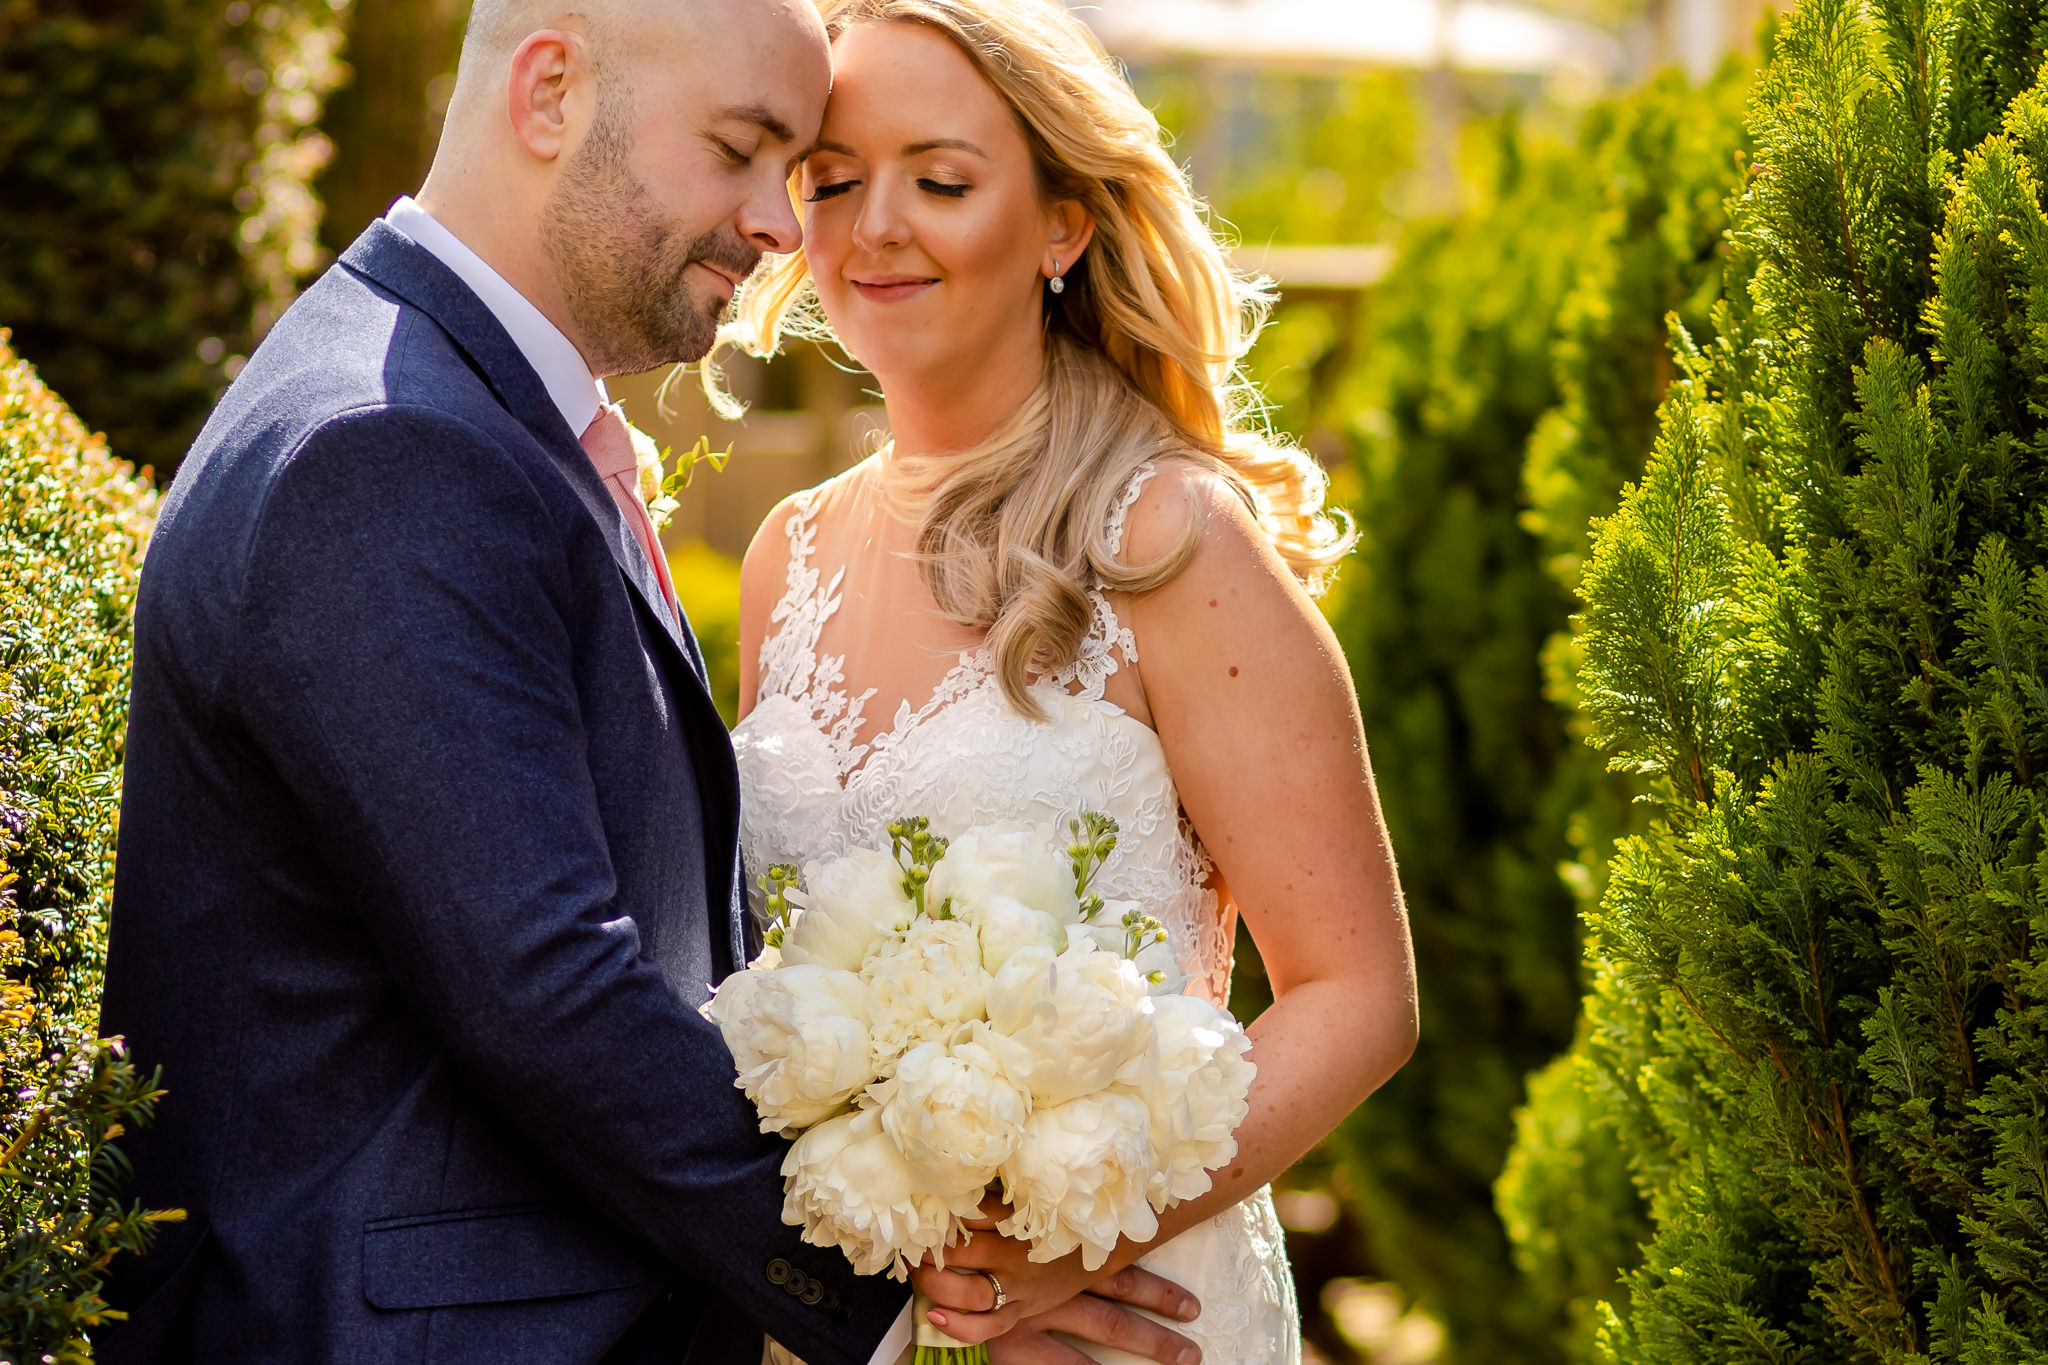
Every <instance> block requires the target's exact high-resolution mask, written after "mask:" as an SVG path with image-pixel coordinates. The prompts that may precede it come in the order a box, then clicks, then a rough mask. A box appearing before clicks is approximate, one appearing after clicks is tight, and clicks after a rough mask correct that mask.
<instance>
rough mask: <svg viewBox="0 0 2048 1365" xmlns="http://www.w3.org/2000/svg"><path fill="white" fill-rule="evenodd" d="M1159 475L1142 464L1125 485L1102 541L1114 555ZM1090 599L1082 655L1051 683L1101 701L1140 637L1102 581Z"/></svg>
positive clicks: (1131, 661)
mask: <svg viewBox="0 0 2048 1365" xmlns="http://www.w3.org/2000/svg"><path fill="white" fill-rule="evenodd" d="M1158 472H1159V470H1158V467H1157V466H1156V465H1154V464H1153V463H1152V462H1151V461H1150V460H1147V461H1146V462H1145V463H1144V464H1141V465H1139V466H1138V467H1137V469H1136V470H1134V471H1133V472H1132V474H1131V478H1130V482H1128V483H1126V484H1125V485H1124V491H1123V493H1122V494H1121V495H1120V496H1119V497H1118V498H1117V501H1116V506H1115V507H1113V508H1111V509H1110V513H1109V521H1108V522H1107V523H1106V524H1105V525H1104V526H1103V528H1102V539H1103V541H1104V543H1105V544H1106V545H1107V547H1108V549H1109V552H1110V553H1111V554H1112V555H1119V554H1122V553H1123V548H1124V522H1125V521H1127V520H1128V519H1129V518H1130V515H1131V509H1132V508H1133V507H1136V506H1137V505H1138V495H1139V494H1141V493H1143V492H1144V491H1145V484H1146V482H1147V481H1148V480H1150V479H1151V477H1152V476H1153V475H1154V474H1156V473H1158ZM1088 600H1089V601H1090V602H1091V603H1093V604H1094V608H1095V611H1094V614H1093V616H1092V617H1091V618H1090V620H1089V622H1088V634H1087V635H1086V636H1084V637H1083V638H1082V640H1081V648H1080V652H1079V653H1077V654H1076V655H1075V656H1074V661H1073V662H1072V663H1070V664H1068V665H1067V666H1066V667H1065V668H1062V669H1060V670H1058V671H1057V672H1055V673H1054V674H1053V675H1052V680H1053V681H1054V682H1055V683H1057V684H1059V686H1061V687H1063V688H1065V689H1067V690H1068V691H1070V692H1076V693H1077V695H1079V696H1083V697H1088V698H1090V699H1093V700H1099V699H1100V698H1101V696H1102V694H1103V690H1104V689H1105V688H1106V687H1107V686H1108V684H1109V676H1110V674H1112V673H1114V672H1116V671H1117V668H1118V667H1119V664H1118V659H1117V656H1118V655H1119V654H1121V655H1122V656H1123V660H1122V662H1123V663H1129V664H1135V663H1136V662H1138V637H1137V636H1136V635H1135V634H1133V633H1132V631H1131V628H1130V627H1129V626H1127V625H1125V624H1124V623H1123V622H1121V621H1119V620H1117V616H1116V608H1115V607H1112V606H1111V605H1110V604H1109V597H1108V595H1107V585H1106V584H1104V583H1103V581H1102V580H1101V579H1100V578H1098V579H1096V580H1095V584H1094V586H1093V587H1091V588H1089V589H1088Z"/></svg>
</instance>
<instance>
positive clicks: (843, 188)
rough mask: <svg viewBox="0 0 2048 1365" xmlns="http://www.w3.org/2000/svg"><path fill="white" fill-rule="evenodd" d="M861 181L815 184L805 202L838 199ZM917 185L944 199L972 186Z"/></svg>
mask: <svg viewBox="0 0 2048 1365" xmlns="http://www.w3.org/2000/svg"><path fill="white" fill-rule="evenodd" d="M859 183H860V181H858V180H840V181H835V182H834V183H832V184H830V185H814V186H812V188H811V192H810V193H809V194H807V195H805V196H804V202H805V203H807V204H818V203H823V202H824V201H825V200H827V199H837V198H838V197H839V196H840V195H842V194H845V193H846V192H847V191H848V190H850V189H852V188H853V187H854V186H855V185H858V184H859ZM917 187H918V188H919V189H921V190H923V191H924V192H925V193H926V194H935V195H938V196H939V197H941V198H943V199H964V198H966V197H967V191H968V190H969V189H970V188H972V187H971V186H968V185H960V184H955V183H953V182H951V181H948V180H919V181H918V182H917Z"/></svg>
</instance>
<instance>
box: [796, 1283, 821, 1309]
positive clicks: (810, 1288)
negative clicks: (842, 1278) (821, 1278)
mask: <svg viewBox="0 0 2048 1365" xmlns="http://www.w3.org/2000/svg"><path fill="white" fill-rule="evenodd" d="M800 1297H801V1298H802V1299H803V1301H804V1302H805V1303H807V1304H812V1305H815V1304H817V1302H818V1301H819V1300H820V1299H822V1298H824V1297H825V1286H824V1285H822V1284H819V1283H818V1282H817V1281H816V1280H812V1281H811V1282H810V1283H809V1284H807V1285H805V1286H804V1292H803V1294H802V1295H801V1296H800Z"/></svg>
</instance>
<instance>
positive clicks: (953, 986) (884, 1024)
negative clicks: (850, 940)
mask: <svg viewBox="0 0 2048 1365" xmlns="http://www.w3.org/2000/svg"><path fill="white" fill-rule="evenodd" d="M861 979H862V980H863V981H865V982H866V983H867V990H868V1019H869V1023H870V1035H871V1036H872V1038H873V1039H874V1044H875V1060H876V1061H877V1063H879V1066H880V1069H881V1071H882V1072H883V1073H884V1074H888V1073H889V1072H891V1071H892V1070H893V1068H894V1067H895V1064H896V1059H897V1058H899V1057H901V1056H902V1055H903V1054H904V1053H906V1052H908V1051H909V1050H910V1049H912V1048H914V1047H916V1046H917V1045H918V1044H920V1043H931V1042H937V1041H938V1040H940V1039H941V1038H946V1037H950V1036H951V1035H952V1033H953V1032H954V1030H955V1029H957V1028H958V1027H959V1026H960V1025H961V1024H964V1023H967V1022H968V1021H970V1020H974V1019H979V1018H981V1017H982V1010H983V1008H984V1006H985V1004H986V1001H987V997H988V973H987V972H985V971H983V970H982V969H981V944H980V940H979V939H978V938H976V936H975V932H974V926H973V925H971V924H965V923H962V922H961V921H959V920H932V919H921V920H918V921H917V922H916V923H914V924H912V925H911V927H910V931H909V932H908V933H906V934H904V935H903V937H902V938H901V939H899V940H897V941H895V942H893V943H890V944H888V945H887V946H885V947H883V948H882V949H880V950H879V951H877V952H876V953H875V954H874V955H873V956H871V957H870V958H869V959H868V962H867V965H866V966H865V967H863V968H862V969H861Z"/></svg>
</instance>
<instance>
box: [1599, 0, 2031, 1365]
mask: <svg viewBox="0 0 2048 1365" xmlns="http://www.w3.org/2000/svg"><path fill="white" fill-rule="evenodd" d="M2044 36H2048V11H2044V10H2043V8H2042V7H2041V6H2040V5H2038V4H2031V5H2029V4H2018V3H1992V4H1970V3H1958V2H1956V0H1926V2H1925V3H1922V2H1921V0H1872V2H1871V3H1867V4H1863V3H1856V0H1809V2H1808V3H1805V4H1803V5H1802V6H1801V7H1800V9H1799V10H1798V11H1797V12H1796V13H1795V14H1793V15H1792V16H1791V18H1790V19H1789V20H1788V21H1787V23H1786V25H1785V27H1784V29H1783V32H1782V35H1781V37H1780V39H1779V41H1778V43H1777V45H1776V49H1775V52H1774V54H1773V56H1772V59H1771V61H1770V63H1769V65H1768V67H1767V68H1766V70H1765V72H1764V73H1763V75H1762V77H1761V78H1760V81H1759V85H1758V88H1757V92H1756V94H1755V97H1754V99H1753V101H1752V104H1751V108H1750V114H1749V128H1750V132H1751V135H1752V137H1753V139H1754V144H1755V160H1754V164H1753V167H1752V169H1751V171H1750V173H1749V175H1748V176H1747V178H1746V180H1745V183H1744V185H1743V188H1742V190H1741V191H1740V193H1739V194H1738V195H1737V197H1736V198H1735V200H1734V201H1733V208H1732V230H1731V232H1732V241H1733V243H1734V247H1735V256H1734V259H1733V263H1732V264H1733V266H1734V269H1733V271H1732V274H1733V276H1734V281H1733V283H1732V284H1731V287H1730V288H1729V290H1728V291H1727V295H1726V297H1725V298H1724V300H1723V301H1722V302H1721V304H1720V305H1719V306H1717V308H1716V309H1715V311H1714V314H1713V320H1712V338H1711V340H1707V339H1704V338H1701V339H1695V338H1693V337H1691V336H1688V335H1686V334H1685V333H1684V332H1681V333H1680V334H1679V336H1678V341H1677V346H1676V354H1677V359H1678V364H1679V370H1680V375H1681V378H1680V379H1679V381H1678V382H1677V383H1676V384H1675V385H1674V387H1673V389H1672V391H1671V394H1670V396H1669V397H1668V398H1667V400H1666V402H1665V404H1664V407H1663V410H1662V414H1661V421H1660V426H1659V430H1658V435H1657V443H1656V449H1655V453H1654V455H1653V457H1652V460H1651V462H1650V464H1649V466H1648V468H1647V469H1646V471H1645V473H1644V476H1643V478H1642V480H1641V482H1640V483H1639V484H1637V485H1636V486H1634V487H1633V488H1631V489H1630V490H1629V492H1628V493H1627V495H1626V496H1625V498H1624V500H1623V503H1622V505H1621V507H1620V509H1619V511H1618V512H1617V513H1616V514H1615V515H1614V516H1613V517H1611V518H1609V519H1607V520H1606V521H1605V522H1603V523H1602V524H1601V525H1600V526H1599V527H1598V530H1597V533H1596V537H1595V547H1594V553H1593V557H1592V560H1591V563H1590V565H1589V566H1588V568H1587V571H1586V573H1585V577H1584V584H1583V592H1584V597H1585V603H1586V605H1585V610H1584V613H1583V640H1582V644H1583V649H1584V660H1585V662H1584V668H1583V671H1582V673H1581V679H1580V681H1581V684H1582V686H1583V690H1584V706H1585V711H1586V714H1587V717H1588V719H1589V721H1590V724H1591V726H1592V730H1593V734H1594V737H1595V739H1596V741H1597V742H1598V743H1599V744H1600V745H1601V746H1603V747H1604V748H1606V749H1607V750H1609V751H1610V752H1611V754H1612V756H1613V762H1614V763H1615V764H1617V765H1619V766H1621V767H1623V768H1626V769H1628V770H1630V771H1632V772H1634V773H1635V774H1637V775H1638V777H1639V778H1640V780H1641V781H1642V782H1643V783H1644V784H1645V787H1646V789H1647V791H1648V793H1649V795H1650V798H1651V801H1652V810H1653V819H1652V820H1651V822H1650V824H1649V826H1648V828H1647V829H1646V830H1645V831H1644V832H1642V833H1640V834H1638V835H1634V836H1631V837H1628V838H1625V839H1624V840H1622V842H1621V843H1620V845H1619V846H1618V848H1617V850H1616V854H1615V857H1614V860H1613V862H1612V864H1611V866H1610V875H1609V879H1608V883H1607V887H1606V890H1605V894H1604V896H1603V897H1602V899H1601V902H1600V904H1599V907H1598V909H1597V910H1596V911H1595V912H1593V913H1592V914H1591V915H1590V916H1589V928H1590V931H1591V936H1592V949H1593V956H1594V959H1595V961H1596V962H1597V963H1598V964H1599V971H1598V975H1597V977H1596V980H1595V983H1594V989H1593V993H1592V995H1591V996H1590V998H1589V999H1588V1002H1587V1025H1586V1027H1585V1028H1584V1029H1583V1030H1582V1034H1581V1044H1580V1049H1579V1052H1580V1060H1581V1068H1580V1070H1581V1075H1582V1076H1583V1077H1584V1078H1586V1079H1587V1080H1588V1082H1589V1084H1592V1085H1594V1086H1596V1087H1599V1088H1600V1089H1601V1092H1602V1093H1601V1102H1602V1107H1603V1108H1604V1110H1605V1113H1606V1116H1607V1121H1608V1122H1609V1123H1610V1124H1611V1125H1612V1126H1613V1128H1615V1129H1617V1130H1618V1131H1619V1132H1620V1134H1621V1136H1622V1137H1623V1138H1624V1140H1625V1145H1626V1146H1627V1148H1628V1150H1629V1151H1630V1155H1631V1160H1632V1163H1633V1170H1634V1175H1635V1178H1636V1181H1637V1183H1638V1185H1639V1187H1640V1188H1642V1190H1643V1191H1644V1193H1645V1195H1646V1196H1647V1198H1648V1200H1649V1203H1650V1207H1651V1212H1652V1216H1653V1221H1654V1224H1655V1229H1656V1231H1655V1235H1654V1237H1653V1238H1652V1239H1651V1240H1650V1241H1649V1243H1648V1244H1647V1246H1646V1247H1645V1252H1644V1262H1643V1264H1642V1266H1641V1267H1640V1268H1639V1269H1637V1270H1635V1271H1633V1272H1631V1273H1630V1274H1629V1276H1628V1289H1629V1298H1628V1302H1627V1305H1626V1309H1625V1312H1624V1311H1622V1310H1621V1309H1620V1308H1616V1309H1613V1310H1611V1311H1610V1313H1609V1314H1608V1322H1607V1325H1606V1327H1605V1329H1604V1330H1603V1333H1602V1346H1603V1349H1604V1352H1605V1354H1606V1355H1607V1357H1608V1358H1609V1359H1611V1360H1614V1361H1618V1362H1619V1361H1627V1362H1674V1363H1675V1362H1708V1361H1712V1362H1737V1361H1740V1362H1749V1361H1758V1362H1763V1361H1771V1362H1792V1361H1813V1362H1822V1361H1826V1362H1834V1361H1885V1362H1898V1363H1899V1365H1908V1363H1909V1362H1910V1363H1912V1365H1919V1363H1920V1362H1929V1363H1930V1365H1931V1363H1932V1362H1948V1361H1954V1362H1965V1363H1967V1365H1993V1363H1994V1362H1997V1363H1999V1365H2003V1363H2004V1362H2019V1361H2032V1360H2039V1359H2041V1358H2043V1356H2044V1354H2048V1210H2044V1206H2043V1191H2044V1185H2048V1179H2044V1169H2048V1168H2044V1165H2043V1151H2044V1149H2048V1117H2044V1115H2048V1046H2044V1043H2048V1037H2044V1032H2048V908H2044V900H2043V886H2044V878H2048V837H2044V835H2048V824H2044V821H2048V792H2044V789H2043V787H2042V784H2041V780H2040V776H2039V774H2040V769H2041V763H2042V761H2043V759H2044V757H2048V685H2044V682H2043V675H2044V664H2048V516H2044V514H2043V512H2042V507H2043V504H2042V502H2041V495H2042V494H2043V493H2044V492H2048V478H2044V474H2048V467H2044V464H2043V453H2044V450H2048V442H2044V439H2043V438H2044V435H2048V432H2044V430H2043V418H2044V415H2048V409H2044V408H2043V407H2042V405H2041V402H2040V400H2039V398H2038V397H2037V396H2036V395H2038V394H2039V393H2040V392H2041V386H2042V384H2043V381H2044V379H2048V340H2044V337H2048V332H2044V331H2043V330H2042V323H2043V322H2044V321H2048V215H2044V213H2043V209H2042V200H2041V191H2042V176H2043V173H2044V172H2048V160H2044V158H2048V88H2044V87H2042V86H2040V85H2037V83H2036V80H2037V75H2038V74H2039V72H2040V69H2041V56H2042V52H2041V40H2042V38H2043V37H2044ZM1566 1236H1567V1237H1569V1233H1568V1232H1567V1234H1566Z"/></svg>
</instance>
